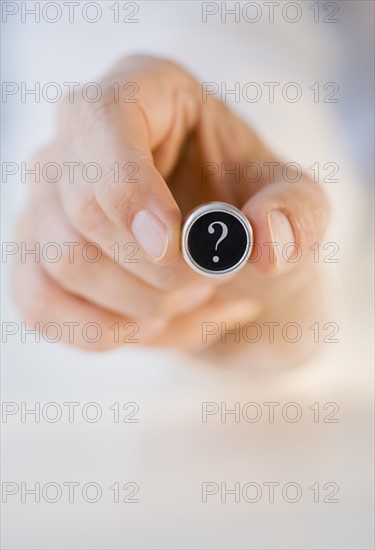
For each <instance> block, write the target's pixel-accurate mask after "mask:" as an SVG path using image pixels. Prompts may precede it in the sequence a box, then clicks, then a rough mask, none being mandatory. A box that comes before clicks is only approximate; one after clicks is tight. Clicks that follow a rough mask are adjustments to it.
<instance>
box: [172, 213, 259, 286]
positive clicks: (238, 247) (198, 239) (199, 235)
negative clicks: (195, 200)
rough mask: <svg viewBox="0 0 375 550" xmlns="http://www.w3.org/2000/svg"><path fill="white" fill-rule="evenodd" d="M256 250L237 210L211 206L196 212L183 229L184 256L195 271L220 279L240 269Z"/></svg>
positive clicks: (250, 232)
mask: <svg viewBox="0 0 375 550" xmlns="http://www.w3.org/2000/svg"><path fill="white" fill-rule="evenodd" d="M252 246H253V231H252V228H251V225H250V223H249V221H248V219H247V218H246V217H245V216H244V214H242V212H241V211H240V210H238V208H235V207H234V206H231V205H230V204H226V203H223V202H210V203H207V204H202V205H201V206H198V207H197V208H195V209H194V210H193V211H192V212H191V213H190V214H189V216H188V217H187V219H186V221H185V223H184V226H183V228H182V254H183V256H184V258H185V260H186V262H187V263H188V264H189V265H190V266H191V267H192V268H193V269H195V271H198V272H199V273H201V274H202V275H207V276H209V277H218V276H220V275H226V274H228V273H233V271H237V270H238V269H241V267H243V266H244V265H245V263H246V262H247V260H248V258H249V256H250V253H251V249H252Z"/></svg>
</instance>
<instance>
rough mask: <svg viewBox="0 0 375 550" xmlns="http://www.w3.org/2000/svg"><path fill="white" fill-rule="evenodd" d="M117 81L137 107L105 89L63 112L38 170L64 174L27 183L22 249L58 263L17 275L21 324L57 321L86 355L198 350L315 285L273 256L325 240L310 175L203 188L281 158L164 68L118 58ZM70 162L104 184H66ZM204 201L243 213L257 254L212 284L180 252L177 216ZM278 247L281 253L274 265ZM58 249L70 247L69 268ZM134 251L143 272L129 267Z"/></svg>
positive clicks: (21, 269) (185, 78)
mask: <svg viewBox="0 0 375 550" xmlns="http://www.w3.org/2000/svg"><path fill="white" fill-rule="evenodd" d="M114 81H118V82H120V83H121V82H122V83H129V82H135V83H136V84H137V87H138V94H137V99H139V101H138V102H135V103H124V102H122V101H117V102H116V101H114V96H113V93H112V92H108V94H104V95H103V97H102V99H101V100H100V101H99V102H98V103H88V102H84V101H83V100H82V101H80V102H78V103H77V102H74V103H69V102H68V101H66V102H65V103H64V106H63V108H62V109H61V111H60V118H59V128H58V131H57V135H56V138H55V140H54V141H53V143H52V144H51V145H49V146H48V147H47V148H46V149H45V150H43V151H42V152H41V153H40V154H39V155H38V156H37V158H36V159H35V160H36V161H38V162H40V163H41V165H44V164H46V163H49V162H55V163H58V164H59V166H60V167H61V168H62V169H63V176H62V178H61V179H60V180H59V181H58V182H57V183H55V184H54V183H51V182H47V181H40V182H38V183H37V182H32V181H31V182H30V196H29V201H28V205H27V209H26V212H25V213H24V215H23V216H22V219H21V220H20V224H19V232H20V240H22V241H25V242H27V243H29V244H28V245H29V246H32V243H36V242H39V243H40V246H41V248H43V246H44V245H46V244H47V243H50V242H55V243H59V244H60V246H61V249H62V251H63V254H62V256H61V258H60V259H59V261H56V262H55V263H53V262H50V261H46V258H45V257H43V256H42V257H41V262H40V263H38V262H34V263H33V262H31V261H27V262H26V263H19V264H17V266H16V270H15V272H14V288H15V296H16V300H17V302H18V304H19V307H20V310H21V313H22V315H23V317H24V318H25V320H26V321H27V322H28V323H29V324H34V323H35V322H39V323H40V324H41V325H43V324H46V323H49V322H55V323H58V324H59V325H60V326H61V327H62V328H63V333H62V338H63V340H65V341H67V342H68V341H70V342H71V343H74V344H76V345H78V346H80V347H85V348H87V349H91V350H93V349H96V350H102V349H109V348H111V347H115V346H117V345H121V344H122V343H123V342H124V339H125V341H126V336H127V335H129V334H131V332H132V330H133V329H134V332H136V334H135V335H134V336H135V338H136V339H137V340H139V342H140V343H141V344H152V345H163V346H165V345H171V346H173V345H174V346H177V347H182V348H189V349H198V348H199V347H200V346H201V345H202V342H201V327H202V322H203V321H205V320H210V321H213V322H215V321H217V322H218V323H220V322H221V321H225V322H226V323H227V325H228V326H230V325H231V324H233V323H236V322H245V321H247V320H249V319H256V318H257V317H258V316H259V315H260V314H261V312H263V311H269V310H270V307H272V302H275V303H277V307H278V308H280V307H281V306H282V304H285V302H289V303H290V301H291V300H293V296H294V295H295V292H296V289H300V288H301V286H302V287H303V286H304V285H305V286H307V287H308V286H309V285H310V282H311V270H310V269H308V268H307V267H306V262H305V261H301V262H298V263H292V262H288V261H287V260H288V258H285V255H284V257H283V255H281V254H280V251H281V250H282V247H283V245H285V244H287V243H291V242H295V243H297V244H298V245H299V247H300V249H301V251H302V254H303V257H304V258H305V257H306V256H308V255H309V254H311V253H309V247H310V246H311V245H312V244H313V243H314V242H316V241H318V242H319V241H320V239H321V237H322V235H323V232H324V228H325V224H326V218H327V213H328V206H327V202H326V199H325V196H324V194H323V192H322V190H321V188H320V187H319V186H318V185H317V184H315V183H313V182H311V181H310V180H308V178H307V177H304V178H303V179H302V180H300V181H298V182H296V183H291V182H290V181H283V178H282V175H281V169H279V168H276V169H275V181H274V182H272V183H270V181H269V180H268V179H267V178H265V177H262V178H261V179H260V180H259V181H257V182H255V183H251V182H249V181H248V180H245V179H244V178H242V179H241V181H238V182H235V183H228V182H226V181H223V178H221V177H220V173H218V174H213V175H211V176H210V177H209V178H206V179H207V181H204V179H203V178H202V167H203V166H205V164H206V163H212V162H215V163H218V165H219V166H220V165H221V163H225V164H226V166H234V165H235V163H240V165H241V166H243V165H245V164H246V163H248V162H249V161H252V162H257V163H259V164H262V163H265V162H280V161H279V159H277V158H276V157H275V156H274V155H273V154H272V153H271V152H270V151H269V150H268V148H267V147H266V146H265V145H264V144H263V143H262V142H261V141H260V140H259V138H258V137H257V136H256V135H255V133H254V132H253V131H252V129H251V128H249V127H248V126H247V125H246V124H245V123H244V122H243V121H242V120H240V119H239V118H238V117H237V116H236V115H234V114H233V113H232V112H231V111H230V110H229V109H228V108H227V107H226V105H224V104H223V103H221V102H219V101H218V100H216V99H215V98H213V97H208V98H207V102H202V89H201V86H200V84H199V83H198V82H197V81H196V80H195V79H194V78H193V77H192V76H191V75H189V74H188V73H187V72H185V71H184V70H183V69H182V68H180V67H178V66H177V65H175V64H173V63H170V62H167V61H164V60H159V59H154V58H148V57H139V56H135V57H131V58H127V59H125V60H124V61H122V62H121V63H119V64H118V65H117V66H116V67H114V69H113V71H112V72H111V73H110V74H109V75H108V76H107V77H106V78H105V79H104V80H103V82H102V88H103V89H105V88H106V85H107V84H108V86H109V85H110V83H113V82H114ZM108 86H107V88H108ZM72 162H77V163H79V165H80V167H82V166H83V165H87V163H91V162H95V163H98V164H99V165H100V167H101V168H102V177H100V178H99V179H98V181H95V182H93V183H91V182H89V181H87V180H88V178H84V177H83V176H81V173H80V172H79V171H78V170H76V172H77V171H78V172H79V173H80V176H81V177H75V178H74V181H70V180H71V178H70V175H69V168H68V166H67V163H72ZM64 163H65V165H64ZM116 163H118V166H119V178H118V180H116V181H115V178H114V177H113V176H114V171H113V167H114V166H115V165H116ZM281 164H282V163H280V165H281ZM124 166H125V167H126V168H125V170H123V168H122V167H124ZM111 167H112V169H111ZM213 200H214V201H223V202H228V203H230V204H233V205H235V206H237V207H238V208H240V209H241V210H242V212H243V213H244V214H245V215H246V216H247V218H248V219H249V220H250V222H251V224H252V227H253V231H254V240H255V245H256V247H255V249H254V250H255V251H256V253H257V254H258V255H259V254H260V255H261V258H260V260H259V261H257V262H253V263H252V262H251V261H250V263H249V264H248V265H247V266H246V267H245V268H244V269H243V270H242V271H241V272H239V273H237V274H235V275H234V276H233V275H229V276H227V277H223V278H220V279H210V278H205V277H203V276H201V275H199V274H198V273H196V272H194V271H192V270H191V269H190V268H189V267H188V266H187V264H186V263H185V262H184V260H183V259H182V255H181V250H180V234H181V222H182V216H184V215H185V214H187V213H188V212H189V211H190V210H191V209H192V208H193V207H195V206H197V205H198V204H202V203H205V202H209V201H213ZM274 241H276V242H279V243H280V246H278V247H275V257H274V258H273V259H272V260H271V259H270V248H269V243H270V242H274ZM92 242H95V243H97V244H98V246H99V249H100V250H101V251H102V255H101V257H100V259H99V260H98V261H95V262H90V261H87V259H85V258H84V257H83V255H82V253H81V251H82V250H83V249H84V247H85V246H86V248H87V245H88V243H92ZM64 243H77V245H75V246H76V248H74V261H71V253H72V250H73V248H72V247H69V246H66V245H64ZM114 243H118V249H117V248H116V246H117V245H116V246H115V245H114ZM131 243H135V244H134V245H132V244H131ZM124 246H125V250H124ZM129 246H130V248H129ZM138 246H139V248H136V247H138ZM132 247H133V248H132ZM116 250H117V252H119V256H118V257H117V252H116ZM87 251H88V249H87ZM129 251H130V252H131V251H133V252H134V257H135V258H136V259H137V260H138V261H136V262H134V263H132V262H129V261H124V260H126V257H127V258H128V259H129ZM275 276H276V277H275ZM296 281H298V282H296ZM67 322H76V323H79V324H80V325H81V326H85V325H87V324H88V323H97V324H98V325H99V326H100V327H101V328H102V334H101V337H100V339H99V340H98V341H97V342H88V341H87V339H86V338H84V336H83V335H82V332H81V331H80V330H79V328H78V330H76V331H75V337H74V339H73V340H74V342H72V337H71V334H72V333H71V328H70V329H69V326H67V325H66V323H67ZM64 323H65V324H64ZM117 323H118V325H117V326H118V327H120V329H119V334H118V337H117V338H114V335H115V330H114V329H113V327H114V326H115V325H116V324H117ZM124 325H125V327H127V328H125V329H124V331H123V332H121V330H122V329H121V327H124ZM111 327H112V328H111ZM129 327H130V328H129ZM132 327H133V329H132Z"/></svg>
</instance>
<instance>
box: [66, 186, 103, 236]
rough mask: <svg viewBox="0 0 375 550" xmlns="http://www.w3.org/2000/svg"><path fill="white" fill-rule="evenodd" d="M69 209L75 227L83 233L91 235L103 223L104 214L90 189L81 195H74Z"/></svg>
mask: <svg viewBox="0 0 375 550" xmlns="http://www.w3.org/2000/svg"><path fill="white" fill-rule="evenodd" d="M67 209H68V216H69V218H70V221H71V222H72V224H73V226H74V227H75V228H76V229H77V230H79V231H82V232H83V233H89V234H91V233H92V232H95V231H96V230H97V229H98V228H99V226H100V225H101V224H102V223H103V213H102V211H101V208H100V206H99V204H98V202H97V200H96V197H95V195H94V193H93V192H92V190H91V189H89V188H87V190H85V191H83V190H82V192H81V193H74V196H72V198H71V200H70V201H69V203H68V208H67Z"/></svg>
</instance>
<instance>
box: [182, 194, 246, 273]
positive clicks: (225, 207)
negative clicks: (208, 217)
mask: <svg viewBox="0 0 375 550" xmlns="http://www.w3.org/2000/svg"><path fill="white" fill-rule="evenodd" d="M212 211H214V212H227V213H228V214H231V215H232V216H234V217H236V218H237V219H238V221H240V222H241V224H242V225H243V228H244V229H245V232H246V235H247V245H246V249H245V252H244V254H243V256H242V258H241V259H240V260H239V261H238V262H237V263H236V264H235V265H234V266H233V267H230V268H228V269H224V270H223V271H213V270H211V269H205V268H203V267H201V266H200V265H199V264H198V263H197V262H196V261H195V260H194V258H193V257H192V256H191V254H190V251H189V248H188V238H189V233H190V229H191V226H192V225H193V223H194V222H195V221H196V220H197V219H199V218H200V217H201V216H204V215H205V214H207V213H208V212H212ZM181 248H182V255H183V257H184V259H185V261H186V262H187V263H188V264H189V265H190V267H191V268H192V269H194V271H197V272H198V273H201V274H202V273H204V275H207V276H209V277H221V276H223V275H227V274H228V273H234V272H235V271H238V270H240V269H241V268H242V267H244V265H245V264H246V262H247V260H248V259H249V257H250V254H251V250H252V248H253V229H252V227H251V225H250V222H249V220H248V219H247V218H246V216H245V215H244V214H243V213H242V212H241V211H240V210H238V208H236V207H235V206H232V205H230V204H226V203H225V202H209V203H207V204H202V205H200V206H198V207H197V208H195V209H194V210H193V211H192V212H190V214H189V216H188V217H187V218H186V220H185V222H184V225H183V228H182V237H181Z"/></svg>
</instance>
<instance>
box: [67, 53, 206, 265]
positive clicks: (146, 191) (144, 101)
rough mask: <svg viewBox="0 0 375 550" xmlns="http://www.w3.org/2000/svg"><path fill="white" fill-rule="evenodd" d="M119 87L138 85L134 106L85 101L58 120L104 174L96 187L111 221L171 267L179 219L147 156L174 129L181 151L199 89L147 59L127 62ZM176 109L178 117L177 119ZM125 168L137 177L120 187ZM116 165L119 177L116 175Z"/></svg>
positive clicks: (183, 75)
mask: <svg viewBox="0 0 375 550" xmlns="http://www.w3.org/2000/svg"><path fill="white" fill-rule="evenodd" d="M124 81H128V82H129V81H131V82H135V83H136V85H137V88H138V90H139V92H138V95H139V101H138V102H136V103H124V102H123V101H119V102H115V101H113V96H112V95H110V96H107V97H105V98H103V99H102V100H100V101H99V102H98V103H96V104H90V103H87V102H82V103H81V104H80V105H79V107H78V109H77V106H76V105H75V104H73V105H71V104H69V103H66V104H65V105H66V107H65V111H64V113H63V118H64V119H65V118H66V115H67V118H68V119H69V126H70V129H71V135H72V139H73V142H74V146H75V148H76V150H77V152H78V154H79V156H80V158H81V160H82V161H83V162H84V163H88V162H92V161H96V162H97V163H99V165H100V166H101V168H102V177H100V178H99V180H98V181H96V182H95V183H93V187H94V191H95V195H96V197H97V200H98V202H99V204H100V205H101V207H102V208H103V210H104V212H105V213H106V215H107V216H108V218H109V219H110V220H111V221H112V222H113V223H114V224H115V225H117V226H118V227H119V228H128V229H129V230H130V231H131V232H132V234H133V235H134V237H135V239H136V240H137V241H138V242H139V244H140V246H141V247H142V248H143V249H144V250H145V252H146V253H147V254H148V255H149V257H150V258H151V259H152V260H153V261H164V263H168V262H171V261H173V260H175V259H177V257H178V255H179V234H180V226H181V215H180V211H179V208H178V206H177V204H176V202H175V200H174V198H173V196H172V194H171V192H170V190H169V189H168V186H167V185H166V183H165V181H164V179H163V177H162V176H161V175H160V173H159V171H158V170H157V169H156V167H155V164H154V161H153V157H152V150H153V149H154V148H157V147H158V145H160V143H161V142H162V141H163V139H164V138H165V137H166V136H167V135H168V133H170V132H171V131H173V133H174V134H176V133H177V134H178V136H179V137H178V136H176V135H175V137H176V140H175V145H174V147H178V144H179V142H181V140H182V139H183V136H184V135H185V134H186V132H187V131H189V128H191V126H192V125H194V123H195V121H196V118H197V116H198V105H199V93H198V90H199V86H198V85H197V84H196V83H194V81H193V79H192V78H191V77H189V76H188V75H186V73H184V71H181V70H180V69H177V68H176V67H175V66H174V65H173V64H171V63H167V62H157V63H156V62H155V61H154V60H151V61H150V60H147V59H145V60H144V61H140V60H139V59H138V60H137V61H136V62H135V63H134V62H132V61H130V62H128V63H127V64H126V65H125V67H124V72H123V82H124ZM192 90H193V91H194V93H192ZM176 98H178V101H176ZM181 110H182V112H183V116H179V117H177V118H176V117H175V113H176V111H179V112H180V111H181ZM176 121H177V126H178V132H176V131H174V128H175V125H176ZM64 124H66V123H65V122H64ZM169 152H170V151H169ZM173 154H175V152H174V151H173ZM129 163H132V164H133V165H134V166H135V168H136V176H135V177H134V178H132V180H131V181H129V180H125V181H124V178H123V172H122V170H123V167H124V166H125V165H128V164H129ZM115 166H117V167H119V170H120V176H119V178H114V177H113V170H114V167H115Z"/></svg>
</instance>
